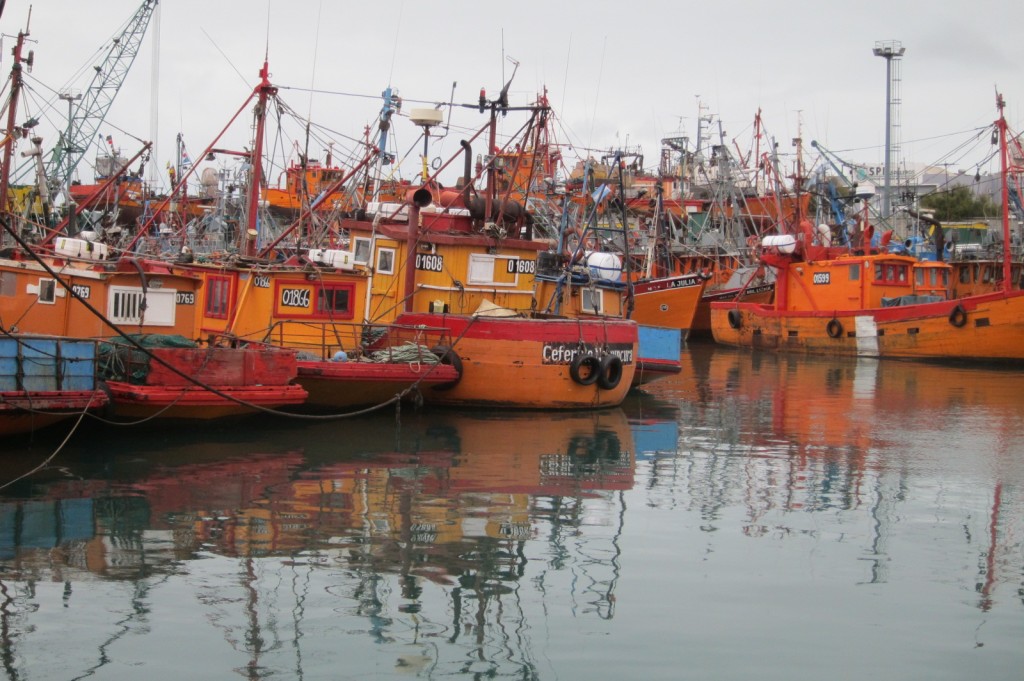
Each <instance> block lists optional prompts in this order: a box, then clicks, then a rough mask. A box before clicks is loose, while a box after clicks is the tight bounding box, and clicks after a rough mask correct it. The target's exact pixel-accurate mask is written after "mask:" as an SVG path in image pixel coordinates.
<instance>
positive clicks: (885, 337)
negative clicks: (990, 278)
mask: <svg viewBox="0 0 1024 681" xmlns="http://www.w3.org/2000/svg"><path fill="white" fill-rule="evenodd" d="M958 310H962V311H963V315H962V316H961V315H960V313H959V312H958ZM711 328H712V333H713V334H714V338H715V341H717V342H719V343H722V344H725V345H731V346H738V347H752V348H769V349H773V350H780V351H795V352H809V353H816V354H832V355H848V356H864V357H895V358H903V359H961V360H982V361H1008V362H1022V361H1024V344H1022V343H1021V341H1020V339H1021V338H1022V337H1024V291H1010V292H1002V291H1000V292H995V293H989V294H985V295H979V296H970V297H967V298H961V299H959V300H944V301H941V302H936V303H925V304H919V305H906V306H901V307H886V308H873V309H865V310H836V311H833V310H829V311H812V312H804V311H800V312H797V311H788V312H785V311H784V312H780V311H776V310H774V309H772V308H771V307H770V306H766V305H759V304H755V303H715V304H713V305H712V306H711Z"/></svg>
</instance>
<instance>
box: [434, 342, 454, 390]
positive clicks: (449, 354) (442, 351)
mask: <svg viewBox="0 0 1024 681" xmlns="http://www.w3.org/2000/svg"><path fill="white" fill-rule="evenodd" d="M430 351H431V352H432V353H434V354H435V355H437V361H438V362H440V363H441V364H449V365H451V366H452V367H454V368H455V373H457V374H458V375H459V377H458V378H456V379H455V380H454V381H448V382H447V383H441V384H439V385H435V386H433V388H434V390H449V389H450V388H454V387H455V386H456V385H458V384H459V381H461V380H462V358H461V357H459V353H457V352H455V350H454V349H452V348H451V346H448V345H435V346H434V347H433V348H431V350H430Z"/></svg>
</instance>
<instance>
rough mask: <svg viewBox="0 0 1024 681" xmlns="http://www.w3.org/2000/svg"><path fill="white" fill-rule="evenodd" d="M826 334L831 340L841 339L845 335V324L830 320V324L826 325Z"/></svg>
mask: <svg viewBox="0 0 1024 681" xmlns="http://www.w3.org/2000/svg"><path fill="white" fill-rule="evenodd" d="M825 332H826V333H827V334H828V337H829V338H839V337H840V336H842V335H843V323H842V322H841V321H839V320H838V319H832V320H829V323H828V324H826V325H825Z"/></svg>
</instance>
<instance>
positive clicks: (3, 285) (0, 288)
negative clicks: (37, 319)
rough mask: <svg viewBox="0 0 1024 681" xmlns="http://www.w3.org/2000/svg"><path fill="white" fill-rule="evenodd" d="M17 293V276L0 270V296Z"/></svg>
mask: <svg viewBox="0 0 1024 681" xmlns="http://www.w3.org/2000/svg"><path fill="white" fill-rule="evenodd" d="M17 294H18V277H17V276H16V275H15V274H14V273H13V272H0V296H14V295H17Z"/></svg>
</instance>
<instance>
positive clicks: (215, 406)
mask: <svg viewBox="0 0 1024 681" xmlns="http://www.w3.org/2000/svg"><path fill="white" fill-rule="evenodd" d="M105 354H109V357H110V359H107V360H106V363H107V364H109V365H111V366H115V365H116V366H119V367H123V369H122V370H120V371H118V372H117V373H116V374H115V375H110V376H106V377H105V384H106V388H107V391H108V392H109V394H110V402H111V411H112V412H113V414H114V415H115V416H117V417H122V418H157V417H158V418H174V419H177V418H188V419H203V420H208V419H215V418H221V417H224V416H236V415H240V414H247V413H253V412H256V411H259V410H260V409H276V408H277V407H284V406H293V405H298V404H303V403H304V402H305V401H306V398H307V397H308V393H307V392H306V390H305V389H304V388H303V387H302V386H300V385H297V384H295V383H294V382H293V381H294V380H295V377H296V375H297V373H298V370H297V359H296V353H295V352H294V351H291V350H282V349H272V348H259V347H247V348H217V347H211V348H199V347H151V348H149V349H148V350H147V351H146V352H145V353H140V352H139V351H137V350H135V348H133V347H131V346H128V345H124V344H120V345H117V346H112V348H111V349H110V351H109V353H105Z"/></svg>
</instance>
